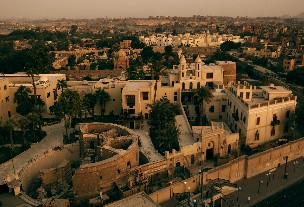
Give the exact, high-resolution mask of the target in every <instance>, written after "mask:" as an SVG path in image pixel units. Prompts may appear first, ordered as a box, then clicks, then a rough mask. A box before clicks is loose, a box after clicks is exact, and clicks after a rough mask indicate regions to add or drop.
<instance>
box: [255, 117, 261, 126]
mask: <svg viewBox="0 0 304 207" xmlns="http://www.w3.org/2000/svg"><path fill="white" fill-rule="evenodd" d="M260 120H261V118H260V117H258V118H257V121H256V125H260Z"/></svg>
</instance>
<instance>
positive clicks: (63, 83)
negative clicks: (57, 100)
mask: <svg viewBox="0 0 304 207" xmlns="http://www.w3.org/2000/svg"><path fill="white" fill-rule="evenodd" d="M67 87H68V84H67V81H66V80H64V79H61V80H58V81H57V89H58V90H59V89H61V93H62V92H63V90H64V89H65V88H67Z"/></svg>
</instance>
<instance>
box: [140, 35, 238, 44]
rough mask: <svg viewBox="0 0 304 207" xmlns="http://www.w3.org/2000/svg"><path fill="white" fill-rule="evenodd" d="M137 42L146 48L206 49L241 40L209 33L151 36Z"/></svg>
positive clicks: (142, 37)
mask: <svg viewBox="0 0 304 207" xmlns="http://www.w3.org/2000/svg"><path fill="white" fill-rule="evenodd" d="M139 40H140V41H141V42H143V43H145V44H146V45H147V46H158V47H165V46H169V45H170V46H185V45H188V46H190V47H208V46H219V45H220V44H221V43H222V42H224V41H227V40H229V41H234V42H242V41H243V39H241V38H240V36H234V35H232V34H222V35H220V34H218V33H214V34H210V33H209V31H207V32H205V33H203V34H194V35H191V34H190V33H186V34H178V35H176V36H173V35H165V34H157V35H151V36H149V37H144V36H140V37H139Z"/></svg>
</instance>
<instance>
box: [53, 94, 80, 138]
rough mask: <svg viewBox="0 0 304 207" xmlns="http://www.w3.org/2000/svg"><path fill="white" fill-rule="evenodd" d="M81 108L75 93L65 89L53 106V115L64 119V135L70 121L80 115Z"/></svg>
mask: <svg viewBox="0 0 304 207" xmlns="http://www.w3.org/2000/svg"><path fill="white" fill-rule="evenodd" d="M82 106H83V103H82V99H81V97H80V94H79V93H78V92H77V91H75V90H70V89H67V90H65V91H64V92H63V93H62V94H61V95H60V97H59V99H58V102H57V104H56V105H55V114H56V115H57V116H59V117H61V118H63V119H64V123H65V129H66V135H68V128H70V127H71V121H72V119H73V118H75V117H77V116H79V114H81V109H82Z"/></svg>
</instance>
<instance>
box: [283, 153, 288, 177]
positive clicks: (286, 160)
mask: <svg viewBox="0 0 304 207" xmlns="http://www.w3.org/2000/svg"><path fill="white" fill-rule="evenodd" d="M287 162H288V156H285V170H284V178H285V179H287V175H288V173H287Z"/></svg>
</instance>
